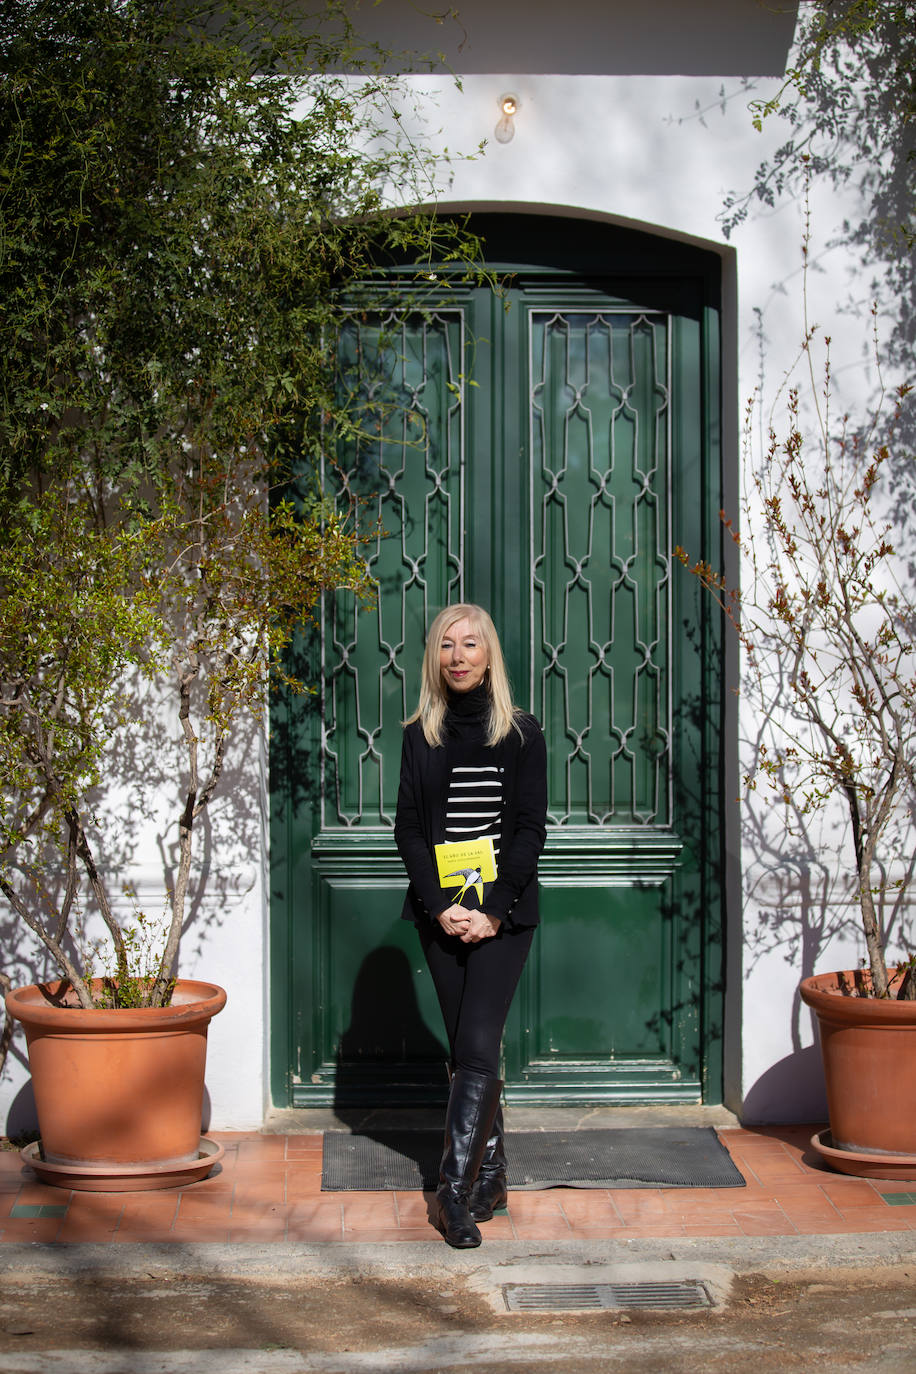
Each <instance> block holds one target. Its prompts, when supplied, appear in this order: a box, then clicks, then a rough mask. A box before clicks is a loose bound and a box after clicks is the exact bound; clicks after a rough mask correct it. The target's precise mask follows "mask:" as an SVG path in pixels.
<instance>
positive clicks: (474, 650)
mask: <svg viewBox="0 0 916 1374" xmlns="http://www.w3.org/2000/svg"><path fill="white" fill-rule="evenodd" d="M488 666H489V657H488V655H487V650H486V646H485V644H484V642H483V639H482V638H481V636H480V635H479V634H478V633H477V631H476V630H475V629H474V627H473V625H472V624H471V622H470V621H469V620H468V619H467V618H465V619H464V620H456V621H455V622H454V624H452V625H449V626H448V628H447V629H446V631H445V634H444V635H443V636H442V644H441V646H440V648H439V668H440V671H441V673H442V678H443V680H444V682H445V685H446V686H447V687H451V689H452V691H453V692H470V691H471V690H472V689H473V688H474V687H477V686H479V685H480V683H481V682H483V678H484V674H485V673H486V671H487V668H488Z"/></svg>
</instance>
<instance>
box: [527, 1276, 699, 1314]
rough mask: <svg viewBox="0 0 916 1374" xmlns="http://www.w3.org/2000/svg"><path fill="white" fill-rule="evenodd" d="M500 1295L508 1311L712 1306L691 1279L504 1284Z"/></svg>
mask: <svg viewBox="0 0 916 1374" xmlns="http://www.w3.org/2000/svg"><path fill="white" fill-rule="evenodd" d="M503 1296H504V1297H505V1300H506V1307H507V1308H508V1310H509V1311H510V1312H600V1311H613V1310H619V1309H622V1308H627V1309H630V1310H632V1309H633V1308H639V1309H642V1310H643V1311H647V1310H648V1311H658V1310H659V1309H662V1308H668V1307H678V1308H684V1307H690V1308H698V1307H712V1299H711V1298H710V1296H709V1292H708V1290H707V1288H706V1285H705V1284H703V1283H700V1282H699V1281H697V1280H695V1279H688V1280H685V1281H683V1282H679V1283H507V1284H504V1285H503Z"/></svg>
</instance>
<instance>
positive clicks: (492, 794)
mask: <svg viewBox="0 0 916 1374" xmlns="http://www.w3.org/2000/svg"><path fill="white" fill-rule="evenodd" d="M488 714H489V696H488V693H487V689H486V687H485V686H484V685H483V684H481V686H480V687H475V688H473V689H472V690H471V691H470V692H450V693H449V698H448V711H447V713H446V717H445V744H444V746H443V747H439V748H432V747H431V746H430V745H429V744H427V742H426V739H425V737H424V735H423V730H422V727H421V725H420V722H419V721H414V722H413V723H412V724H410V725H408V726H407V727H406V729H405V731H404V747H403V752H402V756H401V782H400V788H399V790H398V808H397V817H396V820H395V831H394V833H395V841H396V843H397V846H398V851H399V853H400V855H401V858H402V859H403V860H404V865H405V867H406V869H407V874H408V877H409V878H410V887H409V889H408V892H407V897H406V899H405V903H404V911H403V915H404V917H405V918H406V919H408V920H412V921H414V922H416V923H420V922H424V921H428V920H430V919H431V918H433V919H434V918H435V917H436V916H437V915H438V914H439V913H440V912H441V911H444V910H445V909H446V907H448V906H450V905H451V902H452V897H453V894H452V893H450V892H449V891H447V890H444V889H443V888H442V887H440V885H439V879H438V874H437V871H436V865H435V858H434V853H433V846H434V845H436V844H438V843H440V842H441V841H442V840H445V839H452V838H455V839H457V838H469V837H470V836H469V835H468V833H467V832H466V831H465V832H464V833H463V834H461V835H459V834H450V833H449V830H450V828H451V829H452V830H453V831H454V830H457V829H458V828H459V827H463V826H465V825H466V824H476V823H477V822H478V821H480V822H482V823H485V824H486V828H485V829H484V830H483V831H480V830H477V831H475V832H474V833H475V834H480V833H485V834H493V837H494V848H495V849H496V850H497V853H498V856H499V857H498V863H497V877H496V882H495V883H494V884H493V886H492V888H491V889H490V891H489V892H488V893H487V894H486V897H485V901H484V910H485V911H486V912H487V913H488V914H489V915H491V916H496V917H498V919H499V920H501V921H505V922H506V924H507V925H509V926H532V925H536V924H537V922H538V904H537V861H538V856H539V854H540V852H541V849H542V848H543V845H544V839H545V836H546V829H545V820H546V813H547V755H546V749H545V745H544V736H543V734H542V733H541V728H540V726H539V725H538V723H537V721H536V720H535V719H534V717H533V716H529V715H524V714H521V715H520V716H519V726H520V730H521V733H519V730H517V729H515V728H514V727H513V728H512V729H511V730H510V731H509V734H508V735H507V736H506V737H505V738H504V739H502V740H501V741H500V742H499V744H497V745H494V746H492V747H490V746H488V745H487V742H486V733H487V718H488ZM462 769H469V770H471V771H470V772H469V773H466V774H463V775H462V773H461V772H460V771H459V770H462ZM484 770H496V771H495V772H489V773H487V772H484ZM487 779H490V780H491V781H495V782H498V784H499V785H498V788H496V787H491V788H488V789H487V790H486V792H484V791H481V790H480V784H481V783H482V782H485V781H486V780H487ZM463 781H469V782H471V783H472V784H473V789H467V790H469V791H470V790H473V791H474V792H475V794H476V795H478V796H480V797H482V798H484V800H482V801H481V802H480V804H479V805H478V804H476V803H475V804H473V805H467V806H464V805H462V804H460V803H459V800H458V797H459V793H460V792H462V791H464V790H465V789H463V788H461V787H460V786H458V784H459V783H461V782H463ZM450 799H451V800H450ZM468 811H478V812H480V813H483V814H482V815H479V816H478V817H477V818H476V820H475V821H473V822H465V821H464V820H463V819H462V818H461V816H462V813H466V812H468ZM494 813H495V814H494ZM490 822H492V824H491V823H490Z"/></svg>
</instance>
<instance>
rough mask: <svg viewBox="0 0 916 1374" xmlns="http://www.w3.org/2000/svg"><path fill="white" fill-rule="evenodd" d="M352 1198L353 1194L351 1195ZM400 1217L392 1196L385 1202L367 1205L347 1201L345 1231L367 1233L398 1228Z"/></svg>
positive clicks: (344, 1218)
mask: <svg viewBox="0 0 916 1374" xmlns="http://www.w3.org/2000/svg"><path fill="white" fill-rule="evenodd" d="M350 1196H351V1197H352V1194H351V1195H350ZM397 1224H398V1217H397V1213H396V1211H395V1209H394V1199H393V1198H392V1196H391V1194H390V1193H389V1194H386V1195H385V1200H384V1201H383V1202H371V1203H365V1202H362V1201H359V1202H351V1201H345V1202H344V1204H343V1225H344V1231H365V1230H368V1229H370V1228H371V1229H378V1228H379V1227H388V1226H395V1227H396V1226H397Z"/></svg>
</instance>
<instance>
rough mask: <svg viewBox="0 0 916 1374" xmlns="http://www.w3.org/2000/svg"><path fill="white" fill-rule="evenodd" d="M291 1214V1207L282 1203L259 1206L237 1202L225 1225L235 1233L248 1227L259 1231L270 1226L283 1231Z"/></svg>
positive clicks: (227, 1216) (228, 1214)
mask: <svg viewBox="0 0 916 1374" xmlns="http://www.w3.org/2000/svg"><path fill="white" fill-rule="evenodd" d="M291 1212H292V1208H291V1207H288V1206H285V1205H281V1204H280V1203H266V1204H264V1205H262V1206H258V1205H257V1204H256V1203H250V1202H249V1203H245V1202H236V1203H235V1205H234V1206H233V1208H232V1211H231V1212H230V1213H227V1215H226V1218H225V1224H226V1225H227V1226H231V1227H232V1229H233V1230H234V1231H239V1230H241V1229H243V1228H244V1227H246V1226H251V1227H253V1228H257V1229H258V1230H263V1228H264V1227H270V1226H274V1227H277V1226H279V1227H280V1228H281V1229H285V1227H286V1223H287V1221H288V1219H289V1217H290V1214H291Z"/></svg>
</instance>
